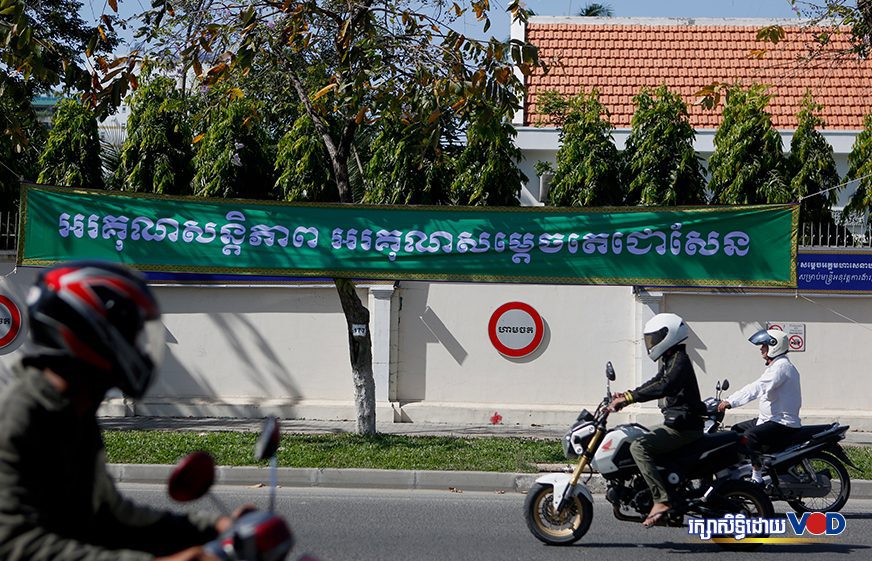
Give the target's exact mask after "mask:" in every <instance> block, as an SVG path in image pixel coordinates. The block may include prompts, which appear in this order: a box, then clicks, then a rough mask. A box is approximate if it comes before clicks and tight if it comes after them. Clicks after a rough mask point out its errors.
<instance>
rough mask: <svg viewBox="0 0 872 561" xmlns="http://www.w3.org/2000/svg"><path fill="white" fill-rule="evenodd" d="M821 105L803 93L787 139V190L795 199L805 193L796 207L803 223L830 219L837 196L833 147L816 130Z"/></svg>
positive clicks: (820, 125)
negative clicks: (789, 178)
mask: <svg viewBox="0 0 872 561" xmlns="http://www.w3.org/2000/svg"><path fill="white" fill-rule="evenodd" d="M821 109H822V107H821V106H820V105H819V104H817V103H815V102H814V99H812V96H811V93H806V94H805V97H804V98H803V100H802V108H801V109H800V112H799V115H797V121H798V125H797V128H796V132H795V133H794V134H793V140H791V141H790V156H789V157H788V170H789V172H790V176H791V180H790V190H791V192H792V195H793V199H794V200H796V201H799V200H802V199H803V198H804V197H808V198H806V199H805V200H802V206H800V211H799V212H800V214H799V217H800V218H799V219H800V222H802V223H803V224H805V223H809V222H814V223H818V224H821V223H831V222H832V220H833V217H832V213H831V212H830V208H831V207H832V205H833V203H835V202H836V198H837V193H836V190H835V189H834V187H836V186H837V185H838V184H839V172H838V170H837V169H836V161H835V159H834V158H833V147H832V146H830V144H829V142H827V141H826V139H825V138H824V136H823V134H821V132H820V130H818V129H823V128H825V127H826V123H825V122H824V120H823V119H821V118H820V117H819V116H817V115H815V112H817V111H820V110H821ZM815 193H819V194H817V195H815Z"/></svg>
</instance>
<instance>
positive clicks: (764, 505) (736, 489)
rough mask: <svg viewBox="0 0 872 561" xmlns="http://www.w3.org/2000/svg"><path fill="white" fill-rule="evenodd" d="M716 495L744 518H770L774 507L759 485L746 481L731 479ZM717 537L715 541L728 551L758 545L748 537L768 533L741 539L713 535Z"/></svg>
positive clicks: (744, 549)
mask: <svg viewBox="0 0 872 561" xmlns="http://www.w3.org/2000/svg"><path fill="white" fill-rule="evenodd" d="M718 495H719V496H720V498H721V499H722V500H723V501H724V502H725V504H727V505H729V506H730V508H729V510H730V511H731V512H732V514H743V515H745V518H749V519H751V518H772V517H774V516H775V509H774V508H773V507H772V501H771V500H769V497H768V496H767V495H766V493H765V492H764V491H763V489H762V487H761V486H760V485H757V484H755V483H750V482H747V481H733V482H730V483H727V484H725V485H724V486H723V487H721V488H720V489H719V490H718ZM713 537H714V538H718V539H717V540H716V543H717V544H718V546H719V547H720V548H722V549H726V550H729V551H751V550H754V549H757V548H758V547H760V545H761V544H760V543H754V542H752V541H751V540H748V538H766V537H768V534H760V535H750V534H749V535H747V536H746V537H745V538H743V539H742V540H737V539H734V537H733V536H713Z"/></svg>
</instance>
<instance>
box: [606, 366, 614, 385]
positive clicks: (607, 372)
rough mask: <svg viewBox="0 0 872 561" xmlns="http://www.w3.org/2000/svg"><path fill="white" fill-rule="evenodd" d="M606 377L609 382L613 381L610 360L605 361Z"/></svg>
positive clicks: (612, 369)
mask: <svg viewBox="0 0 872 561" xmlns="http://www.w3.org/2000/svg"><path fill="white" fill-rule="evenodd" d="M606 378H608V380H609V382H614V381H615V369H614V367H612V361H608V362H607V363H606Z"/></svg>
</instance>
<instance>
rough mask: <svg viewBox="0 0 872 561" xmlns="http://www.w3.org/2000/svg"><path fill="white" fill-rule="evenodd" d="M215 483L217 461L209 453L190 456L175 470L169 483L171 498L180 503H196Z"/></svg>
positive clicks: (197, 453)
mask: <svg viewBox="0 0 872 561" xmlns="http://www.w3.org/2000/svg"><path fill="white" fill-rule="evenodd" d="M213 483H215V461H214V460H213V459H212V456H210V455H209V454H208V453H207V452H194V453H193V454H189V455H188V456H186V457H185V458H184V459H182V461H181V462H179V463H178V465H177V466H176V467H175V469H173V472H172V473H171V474H170V478H169V480H168V481H167V488H168V490H169V494H170V497H171V498H172V499H173V500H174V501H178V502H180V503H184V502H189V501H196V500H197V499H199V498H200V497H202V496H203V495H205V494H206V493H208V492H209V488H210V487H212V484H213Z"/></svg>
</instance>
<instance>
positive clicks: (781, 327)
mask: <svg viewBox="0 0 872 561" xmlns="http://www.w3.org/2000/svg"><path fill="white" fill-rule="evenodd" d="M766 329H776V330H778V331H784V332H785V333H787V344H788V345H789V346H790V352H792V353H800V352H803V351H805V324H804V323H791V322H789V321H770V322H767V323H766Z"/></svg>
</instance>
